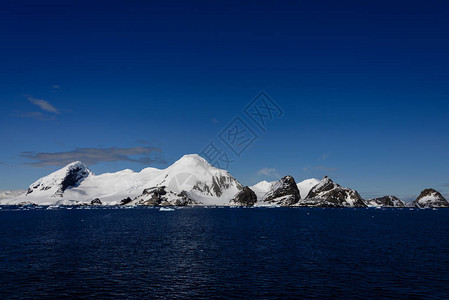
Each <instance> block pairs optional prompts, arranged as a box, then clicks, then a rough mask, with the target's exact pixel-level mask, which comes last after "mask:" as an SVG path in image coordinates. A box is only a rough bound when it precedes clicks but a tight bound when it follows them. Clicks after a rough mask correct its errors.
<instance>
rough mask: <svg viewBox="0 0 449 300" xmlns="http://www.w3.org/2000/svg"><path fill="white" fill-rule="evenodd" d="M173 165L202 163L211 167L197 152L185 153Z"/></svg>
mask: <svg viewBox="0 0 449 300" xmlns="http://www.w3.org/2000/svg"><path fill="white" fill-rule="evenodd" d="M173 165H189V166H190V165H204V166H207V167H211V164H209V162H208V161H207V160H205V159H204V158H203V157H201V156H199V155H198V154H186V155H184V156H182V157H181V158H180V159H178V160H177V161H176V162H175V163H174V164H173Z"/></svg>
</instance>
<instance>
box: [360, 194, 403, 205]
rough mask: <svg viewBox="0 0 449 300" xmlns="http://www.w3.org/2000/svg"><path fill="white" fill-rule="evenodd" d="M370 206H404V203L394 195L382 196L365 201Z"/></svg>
mask: <svg viewBox="0 0 449 300" xmlns="http://www.w3.org/2000/svg"><path fill="white" fill-rule="evenodd" d="M365 203H366V205H368V206H370V207H404V206H405V203H404V202H403V201H402V200H401V199H399V198H398V197H395V196H383V197H379V198H374V199H369V200H366V201H365Z"/></svg>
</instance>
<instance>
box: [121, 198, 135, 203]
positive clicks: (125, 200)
mask: <svg viewBox="0 0 449 300" xmlns="http://www.w3.org/2000/svg"><path fill="white" fill-rule="evenodd" d="M131 201H133V200H132V199H131V198H130V197H128V198H125V199H122V200H121V201H120V205H125V204H128V203H129V202H131Z"/></svg>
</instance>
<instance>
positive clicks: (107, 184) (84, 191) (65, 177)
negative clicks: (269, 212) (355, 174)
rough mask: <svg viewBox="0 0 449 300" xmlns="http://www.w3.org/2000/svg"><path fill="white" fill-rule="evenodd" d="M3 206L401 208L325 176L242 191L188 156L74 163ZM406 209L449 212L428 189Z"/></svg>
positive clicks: (11, 195) (1, 200) (4, 199)
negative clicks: (93, 165) (144, 163)
mask: <svg viewBox="0 0 449 300" xmlns="http://www.w3.org/2000/svg"><path fill="white" fill-rule="evenodd" d="M0 204H40V205H75V204H89V205H152V206H153V205H154V206H167V205H192V206H195V205H206V206H207V205H239V206H265V205H269V206H272V205H280V206H323V207H329V206H330V207H366V206H382V207H403V206H404V205H405V204H404V202H402V201H401V200H400V199H398V198H396V197H394V196H384V197H380V198H375V199H370V200H366V201H365V200H363V199H362V198H361V197H360V195H359V193H358V192H357V191H355V190H352V189H349V188H345V187H341V186H340V185H338V184H336V183H334V182H333V181H332V180H331V179H330V178H328V177H327V176H326V177H324V178H323V179H322V180H321V181H319V180H317V179H314V178H311V179H306V180H303V181H301V182H299V183H296V182H295V179H294V178H293V177H292V176H285V177H283V178H281V179H280V180H279V181H273V182H267V181H261V182H259V183H257V184H256V185H253V186H250V187H243V186H242V185H241V184H240V182H238V181H237V180H236V179H235V178H234V177H232V176H231V174H229V173H228V171H226V170H222V169H218V168H215V167H213V166H212V165H210V164H209V163H208V162H207V161H206V160H205V159H204V158H202V157H200V156H198V155H196V154H189V155H184V156H183V157H182V158H180V159H179V160H178V161H176V162H175V163H174V164H172V165H171V166H169V167H167V168H166V169H156V168H145V169H143V170H141V171H140V172H134V171H132V170H129V169H126V170H123V171H119V172H115V173H105V174H100V175H96V174H94V173H93V172H92V171H91V170H89V168H88V167H87V166H86V165H84V164H83V163H82V162H79V161H77V162H73V163H71V164H69V165H67V166H65V167H63V168H61V169H59V170H57V171H55V172H53V173H51V174H50V175H47V176H45V177H42V178H41V179H39V180H37V181H36V182H34V183H33V184H31V185H30V186H29V188H28V190H27V191H26V192H23V191H20V192H16V191H5V192H0ZM406 206H411V207H419V208H433V207H449V203H448V202H447V201H446V199H444V197H443V196H442V195H441V194H440V193H439V192H437V191H435V190H433V189H426V190H424V191H422V192H421V194H420V195H419V197H418V198H417V199H416V200H415V201H413V202H410V203H407V204H406Z"/></svg>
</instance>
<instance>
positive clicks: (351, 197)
mask: <svg viewBox="0 0 449 300" xmlns="http://www.w3.org/2000/svg"><path fill="white" fill-rule="evenodd" d="M298 205H301V206H325V207H327V206H328V207H366V204H365V202H364V201H363V199H362V197H361V196H360V195H359V193H358V192H357V191H355V190H351V189H349V188H344V187H341V186H340V185H339V184H336V183H334V182H333V181H332V180H331V179H330V178H329V177H327V176H325V177H324V178H323V179H322V180H321V181H320V182H319V183H318V184H317V185H316V186H314V187H313V188H312V189H311V190H310V191H309V194H308V195H307V197H306V199H304V200H301V201H300V202H299V203H298Z"/></svg>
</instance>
